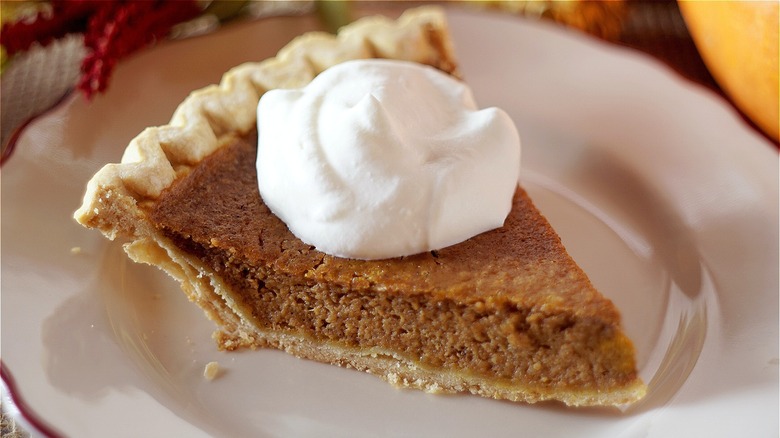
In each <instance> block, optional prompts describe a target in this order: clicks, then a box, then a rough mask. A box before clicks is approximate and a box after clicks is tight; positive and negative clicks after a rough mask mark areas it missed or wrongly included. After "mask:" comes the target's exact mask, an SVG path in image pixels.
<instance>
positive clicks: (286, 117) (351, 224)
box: [257, 60, 520, 259]
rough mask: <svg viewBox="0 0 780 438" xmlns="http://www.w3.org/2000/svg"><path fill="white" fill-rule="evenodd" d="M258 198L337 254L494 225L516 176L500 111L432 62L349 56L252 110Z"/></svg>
mask: <svg viewBox="0 0 780 438" xmlns="http://www.w3.org/2000/svg"><path fill="white" fill-rule="evenodd" d="M257 124H258V149H257V180H258V187H259V190H260V195H261V196H262V198H263V201H264V202H265V203H266V205H268V207H269V208H270V209H271V211H272V212H273V213H274V214H276V215H277V216H278V217H279V218H280V219H281V220H282V221H284V222H285V223H286V224H287V226H288V228H289V229H290V231H291V232H292V233H293V234H294V235H295V236H297V237H298V238H299V239H301V240H302V241H304V242H306V243H307V244H310V245H313V246H314V247H316V248H317V249H318V250H320V251H322V252H324V253H327V254H330V255H334V256H339V257H348V258H356V259H382V258H390V257H399V256H404V255H411V254H416V253H420V252H424V251H430V250H434V249H440V248H444V247H447V246H450V245H453V244H456V243H459V242H462V241H463V240H466V239H468V238H470V237H472V236H475V235H477V234H479V233H482V232H484V231H488V230H491V229H494V228H497V227H500V226H502V225H503V223H504V220H505V219H506V216H507V215H508V214H509V211H510V209H511V206H512V196H513V194H514V192H515V189H516V187H517V183H518V177H519V172H520V138H519V136H518V133H517V129H516V128H515V126H514V123H513V122H512V120H511V119H510V118H509V116H508V115H507V114H506V113H505V112H504V111H502V110H500V109H497V108H487V109H483V110H479V109H478V107H477V105H476V103H475V101H474V98H473V96H472V93H471V90H470V89H469V88H468V87H467V86H466V85H465V84H463V83H462V82H460V81H458V80H457V79H455V78H453V77H451V76H449V75H447V74H445V73H442V72H440V71H438V70H436V69H434V68H432V67H428V66H423V65H420V64H416V63H411V62H404V61H394V60H355V61H348V62H344V63H341V64H338V65H336V66H334V67H331V68H329V69H328V70H326V71H324V72H322V73H321V74H319V75H318V76H317V77H316V78H314V80H313V81H312V82H311V83H310V84H309V85H307V86H306V87H304V88H302V89H294V90H271V91H268V92H267V93H265V95H263V97H262V98H261V99H260V103H259V104H258V108H257Z"/></svg>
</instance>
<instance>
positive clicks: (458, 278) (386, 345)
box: [75, 7, 645, 405]
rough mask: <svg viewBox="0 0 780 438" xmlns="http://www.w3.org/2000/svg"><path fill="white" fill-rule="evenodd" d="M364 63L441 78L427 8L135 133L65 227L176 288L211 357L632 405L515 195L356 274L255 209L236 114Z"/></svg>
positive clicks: (633, 379) (316, 46) (621, 344)
mask: <svg viewBox="0 0 780 438" xmlns="http://www.w3.org/2000/svg"><path fill="white" fill-rule="evenodd" d="M366 57H383V58H393V59H403V60H410V61H415V62H420V63H424V64H427V65H432V66H434V67H437V68H439V69H441V70H443V71H445V72H447V73H449V74H452V75H455V76H457V69H456V62H455V58H454V56H453V52H452V48H451V43H450V42H449V36H448V33H447V28H446V23H445V21H444V18H443V14H442V12H441V11H440V10H439V9H438V8H433V7H426V8H419V9H414V10H411V11H409V12H407V13H406V14H404V15H403V16H402V17H401V18H399V20H398V21H395V22H393V21H390V20H388V19H384V18H369V19H364V20H360V21H358V22H356V23H355V24H353V25H350V26H348V27H347V28H345V29H344V30H343V31H341V32H340V33H339V35H338V36H337V37H332V36H327V35H324V34H307V35H304V36H303V37H300V38H298V39H296V40H294V41H293V42H292V43H291V44H290V45H288V46H287V47H285V48H284V49H282V51H280V53H279V55H278V56H277V57H276V58H273V59H271V60H267V61H265V62H263V63H260V64H247V65H244V66H240V67H238V68H236V69H234V70H233V71H231V72H228V73H227V74H226V76H225V78H223V81H222V83H221V84H220V85H219V86H214V87H211V88H208V89H206V90H201V91H198V92H196V93H193V95H192V96H191V97H190V98H188V99H187V100H186V101H185V102H184V103H183V104H182V105H181V106H180V108H179V109H178V110H177V112H176V114H175V115H174V117H173V119H172V121H171V124H170V125H166V126H163V127H157V128H149V129H147V130H146V131H144V133H142V134H141V135H139V137H138V138H136V139H135V140H134V141H133V142H132V143H131V144H130V146H128V149H127V151H126V153H125V155H124V157H123V162H122V163H119V164H109V165H107V166H105V167H104V168H103V169H102V170H101V171H99V172H98V173H97V174H96V175H95V176H94V177H93V179H92V180H91V181H90V183H89V185H88V188H87V193H86V194H85V198H84V204H83V205H82V207H81V208H80V209H79V210H78V211H77V212H76V214H75V217H76V219H77V220H78V221H79V222H80V223H82V224H84V225H85V226H87V227H91V228H97V229H99V230H101V231H102V232H103V233H104V234H105V235H106V236H107V237H109V238H112V239H113V238H116V237H121V238H123V239H126V240H127V241H128V243H127V244H126V245H125V250H126V252H127V253H128V255H129V256H130V257H131V258H132V259H133V260H135V261H138V262H144V263H149V264H152V265H156V266H158V267H160V268H161V269H163V270H165V271H166V272H168V273H169V274H170V275H172V276H173V277H175V278H176V279H178V280H179V281H180V282H181V284H182V288H183V290H184V291H185V292H186V293H187V294H188V296H189V298H190V299H191V300H192V301H193V302H195V303H196V304H198V305H199V306H200V307H201V308H202V309H203V310H204V311H205V312H206V314H207V316H208V317H209V318H210V319H212V320H213V321H214V322H215V323H216V324H217V326H218V330H217V331H216V332H215V338H216V340H217V342H218V344H219V346H220V347H221V348H224V349H227V350H233V349H237V348H242V347H251V348H255V347H274V348H279V349H283V350H285V351H287V352H289V353H292V354H294V355H296V356H299V357H304V358H308V359H314V360H318V361H322V362H327V363H332V364H337V365H342V366H347V367H352V368H356V369H359V370H364V371H368V372H370V373H372V374H376V375H379V376H381V377H382V378H384V379H385V380H387V381H389V382H391V383H393V384H395V385H398V386H402V387H414V388H420V389H423V390H426V391H431V392H471V393H474V394H479V395H482V396H486V397H493V398H499V399H509V400H514V401H526V402H536V401H542V400H559V401H562V402H564V403H566V404H569V405H621V404H625V403H631V402H633V401H636V400H638V399H639V398H641V397H642V396H643V395H644V392H645V386H644V384H643V383H642V382H641V380H640V379H639V378H638V376H637V371H636V363H635V358H634V348H633V346H632V344H631V341H630V340H629V339H628V338H627V337H626V335H625V334H624V333H623V331H622V329H621V327H620V316H619V314H618V311H617V310H616V308H615V306H614V305H613V304H612V303H611V302H610V301H609V300H608V299H606V298H605V297H603V296H602V295H601V294H599V293H598V292H597V291H596V290H595V289H594V288H593V286H592V285H591V283H590V281H589V280H588V278H587V276H586V275H585V273H584V272H583V271H582V270H581V269H580V268H579V267H578V266H577V265H576V263H575V262H574V261H573V260H572V259H571V257H570V256H569V255H568V254H567V253H566V250H565V249H564V247H563V245H562V244H561V242H560V239H559V237H558V236H557V234H556V233H555V232H554V230H553V229H552V228H551V227H550V225H549V223H548V222H547V221H546V220H545V219H544V217H543V216H542V215H541V214H540V213H539V211H538V210H537V209H536V208H535V207H534V206H533V204H532V202H531V200H530V199H529V198H528V196H527V194H526V193H525V191H524V190H523V189H522V188H521V187H518V188H517V191H516V193H515V196H514V199H513V205H512V210H511V212H510V214H509V216H508V217H507V219H506V222H505V224H504V226H503V227H501V228H498V229H495V230H492V231H488V232H485V233H482V234H479V235H477V236H475V237H473V238H471V239H468V240H466V241H464V242H462V243H460V244H457V245H453V246H450V247H447V248H443V249H440V250H438V251H433V252H426V253H422V254H418V255H414V256H408V257H401V258H394V259H385V260H372V261H366V260H353V259H346V258H339V257H333V256H329V255H326V254H324V253H322V252H319V251H317V250H316V249H314V248H313V247H311V246H309V245H307V244H305V243H303V242H302V241H300V240H299V239H297V238H296V237H295V236H294V235H293V234H292V233H291V232H290V231H289V230H288V228H287V226H286V225H285V224H284V223H283V222H282V221H281V220H280V219H279V218H277V217H276V216H275V215H274V214H273V213H272V212H271V211H270V210H269V209H268V208H267V207H266V206H265V204H264V203H263V201H262V199H261V197H260V195H259V193H258V190H257V179H256V178H257V177H256V172H255V157H256V147H257V146H256V145H257V139H256V137H257V135H256V130H255V129H254V124H255V120H254V118H253V117H252V115H251V114H253V113H254V106H256V104H257V100H258V99H259V96H260V95H262V93H263V92H264V91H265V90H268V89H271V88H278V87H296V86H300V85H305V84H306V83H307V82H308V81H310V80H311V78H313V77H314V75H316V74H317V73H318V72H319V71H322V70H324V69H325V68H327V67H328V66H330V65H334V64H336V63H339V62H343V61H344V60H347V59H356V58H366ZM222 110H224V111H225V112H226V113H227V114H218V113H219V112H220V111H222ZM250 110H251V111H250ZM231 113H236V114H231Z"/></svg>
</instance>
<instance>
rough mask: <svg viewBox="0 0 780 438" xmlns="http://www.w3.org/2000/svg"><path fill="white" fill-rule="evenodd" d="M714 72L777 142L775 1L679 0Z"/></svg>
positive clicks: (778, 16)
mask: <svg viewBox="0 0 780 438" xmlns="http://www.w3.org/2000/svg"><path fill="white" fill-rule="evenodd" d="M678 4H679V6H680V11H681V12H682V14H683V17H684V18H685V22H686V24H687V26H688V30H689V31H690V33H691V36H692V37H693V40H694V42H695V43H696V47H697V48H698V50H699V53H700V54H701V56H702V58H703V59H704V62H705V64H707V68H708V69H709V70H710V73H712V76H713V77H714V78H715V80H716V81H717V82H718V84H719V85H720V86H721V88H722V89H723V90H724V92H726V93H727V94H728V95H729V96H730V97H731V99H732V100H733V101H734V103H735V104H736V105H737V107H739V108H740V109H741V110H742V112H744V113H745V114H746V115H747V116H748V117H750V119H751V120H753V122H755V124H756V125H757V126H759V127H760V128H761V129H763V130H764V132H766V134H767V135H768V136H770V137H772V138H774V139H775V140H776V141H777V140H778V123H780V114H779V113H778V107H779V105H780V104H778V100H780V92H778V22H779V21H780V12H778V5H780V2H778V1H777V0H771V1H680V2H679V3H678Z"/></svg>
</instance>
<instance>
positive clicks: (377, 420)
mask: <svg viewBox="0 0 780 438" xmlns="http://www.w3.org/2000/svg"><path fill="white" fill-rule="evenodd" d="M450 20H451V26H452V32H453V34H454V38H455V43H456V46H457V50H458V52H459V56H460V58H461V60H462V67H463V71H464V73H465V76H466V78H467V80H468V82H469V83H470V84H471V85H472V86H473V88H474V91H475V94H476V96H477V98H478V100H479V101H480V103H481V104H482V105H483V106H490V105H498V106H501V107H503V108H505V109H506V110H507V111H508V112H509V113H510V115H511V116H512V117H513V118H514V120H515V121H516V123H517V125H518V127H519V130H520V132H521V135H522V138H523V144H524V150H523V184H524V185H525V186H526V187H527V188H528V190H529V192H530V193H531V195H532V197H533V198H534V199H535V201H536V202H537V204H538V205H539V207H540V209H541V210H542V211H543V212H544V213H545V214H546V215H547V216H548V217H549V219H550V221H551V222H552V223H553V225H554V226H555V227H556V228H557V230H558V231H559V233H560V234H561V236H562V238H563V240H564V243H565V244H566V245H567V247H568V248H569V250H570V252H571V253H572V255H573V256H574V258H575V259H576V260H577V261H578V262H579V263H580V264H581V265H582V267H583V268H584V269H585V271H586V272H588V273H589V274H590V276H591V277H592V280H593V282H594V283H595V284H596V286H597V287H598V288H600V289H601V290H602V291H603V293H604V294H605V295H607V296H609V297H611V298H612V299H613V300H614V301H615V302H616V304H617V305H618V306H619V307H620V309H621V310H622V312H623V316H624V321H625V326H626V329H627V331H628V333H629V335H630V336H631V337H632V338H633V339H634V340H635V343H636V346H637V348H638V355H639V363H640V367H641V375H642V377H643V378H644V379H646V381H647V382H649V385H650V386H649V394H648V396H647V399H646V400H645V401H644V402H643V403H640V404H639V405H637V406H635V407H632V408H630V409H628V410H627V411H625V412H620V411H617V410H612V409H567V408H564V407H561V406H559V405H557V404H540V405H533V406H529V405H523V404H515V403H507V402H498V401H492V400H486V399H482V398H478V397H474V396H433V395H428V394H424V393H421V392H417V391H406V390H398V389H395V388H393V387H391V386H390V385H387V384H386V383H384V382H383V381H381V380H379V379H377V378H375V377H373V376H370V375H367V374H363V373H358V372H355V371H352V370H346V369H341V368H337V367H333V366H328V365H322V364H318V363H314V362H309V361H304V360H299V359H296V358H293V357H291V356H288V355H286V354H284V353H281V352H278V351H248V352H239V353H223V352H218V351H217V349H216V347H215V344H214V343H213V342H212V340H211V339H210V333H211V331H212V329H213V327H212V326H211V323H210V322H209V321H207V320H206V319H205V318H204V317H203V315H202V314H201V312H200V310H198V309H197V308H195V306H193V305H192V304H190V303H188V302H187V300H186V298H185V297H184V295H183V294H182V293H181V292H179V290H178V287H177V286H176V285H175V284H174V282H173V281H172V280H170V279H168V278H167V277H166V276H165V275H164V274H161V273H160V272H158V271H157V270H156V269H154V268H150V267H147V266H140V265H135V264H132V263H130V262H128V261H126V258H125V256H124V255H123V253H122V251H121V248H120V246H119V245H118V244H115V243H109V242H107V241H106V240H105V239H103V238H102V237H101V236H99V235H98V233H97V232H94V231H88V230H84V229H82V228H81V227H80V226H78V225H77V224H75V222H74V221H73V220H72V219H71V215H72V212H73V210H74V209H75V208H76V207H77V206H78V205H79V203H80V199H81V195H82V191H83V188H84V184H85V182H86V181H87V180H88V179H89V177H90V176H91V175H92V173H93V172H94V171H96V170H97V169H98V168H99V167H100V166H101V165H102V164H103V163H105V162H110V161H117V160H118V159H119V157H120V155H121V152H122V150H123V148H124V146H125V145H126V144H127V142H128V141H129V140H130V139H131V138H132V137H133V136H134V135H135V134H137V133H138V132H140V131H141V130H142V129H143V128H144V127H145V126H148V125H157V124H163V123H165V122H166V121H167V119H168V118H169V117H170V114H172V112H173V110H174V108H175V106H176V105H177V104H178V102H180V101H181V100H182V99H183V98H184V96H185V95H186V94H187V93H188V92H189V91H190V90H192V89H195V88H198V87H201V86H204V85H206V84H209V83H213V82H216V81H218V79H219V77H220V75H221V74H222V72H223V71H225V70H226V69H228V68H229V67H230V66H233V65H235V64H238V63H240V62H243V61H246V60H257V59H263V58H265V57H268V56H271V55H272V54H274V53H275V52H276V50H278V49H279V48H280V47H281V46H282V45H283V44H284V43H286V42H287V41H288V40H289V39H291V38H292V37H293V36H294V35H296V34H298V33H301V32H303V31H305V30H308V29H311V28H313V27H314V21H313V20H312V19H310V18H279V19H271V20H264V21H261V22H256V23H251V24H245V25H239V26H234V27H231V28H228V29H225V30H224V31H221V32H219V33H217V34H214V35H210V36H207V37H202V38H196V39H191V40H187V41H180V42H175V43H169V44H166V45H164V46H160V47H158V48H155V49H153V50H149V51H147V52H145V53H143V54H141V55H139V56H137V57H135V58H133V59H131V60H129V61H127V62H125V63H123V64H122V65H121V66H120V68H119V69H118V71H117V74H116V76H115V78H114V80H113V82H112V84H111V87H110V91H109V93H108V94H106V95H105V96H102V97H99V98H97V99H96V100H95V101H94V102H92V103H91V104H86V103H85V102H83V101H82V99H80V98H75V99H71V100H69V101H68V102H66V103H65V104H64V105H63V106H61V107H60V108H58V109H56V110H55V111H53V112H51V113H50V114H48V115H47V116H46V117H43V118H41V119H40V120H38V121H37V122H36V123H35V124H34V125H32V126H31V127H30V128H29V130H28V131H27V132H26V133H25V134H24V135H23V136H22V138H21V139H20V142H19V143H18V145H17V149H16V152H15V154H14V156H13V157H12V159H11V160H10V162H8V163H7V164H6V165H5V166H4V167H3V169H2V304H3V306H2V341H3V343H2V360H3V372H4V380H5V382H6V384H8V386H11V387H12V389H13V391H12V392H11V395H13V398H14V400H15V401H16V402H17V404H19V405H21V407H22V415H21V419H22V420H27V421H28V422H29V420H31V419H32V420H33V422H36V423H37V424H38V426H39V427H46V426H48V427H50V428H51V429H52V430H54V431H55V432H58V433H61V434H63V435H67V436H73V437H103V436H112V437H119V436H138V435H140V434H146V435H150V436H188V437H196V436H206V435H214V436H231V437H242V436H341V437H348V436H376V435H378V436H429V437H430V436H447V437H450V436H496V437H497V436H518V435H524V434H527V435H529V436H547V437H553V436H574V435H576V436H594V437H605V436H625V437H633V436H642V437H645V436H648V437H670V436H685V437H687V436H709V437H713V436H729V437H730V436H777V431H778V154H777V150H776V149H775V148H774V147H773V146H772V145H770V144H768V143H767V142H766V141H765V140H763V139H762V138H760V137H759V136H757V135H756V134H754V133H753V132H752V131H751V130H750V129H749V128H747V127H746V126H744V125H743V123H742V121H741V120H740V119H739V118H738V116H737V115H736V114H734V113H733V112H732V111H731V110H730V109H729V107H728V106H727V105H726V104H725V103H724V102H723V101H721V100H720V99H719V98H718V97H716V96H715V95H713V94H711V93H710V92H708V91H705V90H703V89H700V88H699V87H697V86H694V85H692V84H690V83H688V82H686V81H684V80H682V79H681V78H679V77H678V76H676V75H675V74H674V73H672V72H671V71H670V70H668V69H667V68H666V67H664V66H662V65H660V64H658V63H656V62H655V61H653V60H651V59H648V58H647V57H645V56H643V55H641V54H638V53H635V52H633V51H630V50H622V49H619V48H616V47H613V46H607V45H604V44H601V43H599V42H597V41H594V40H591V39H589V38H587V37H583V36H580V35H577V34H573V33H570V32H566V31H563V30H561V29H559V28H553V27H550V26H547V25H545V24H541V23H536V22H525V21H522V20H519V19H515V18H509V17H501V16H493V15H482V14H474V13H466V12H463V11H452V12H451V13H450ZM75 247H78V248H80V252H77V253H73V252H72V248H75ZM210 361H218V362H219V363H220V364H221V366H222V369H223V372H222V374H221V375H220V376H219V378H217V379H216V380H214V381H207V380H206V379H204V378H203V376H202V373H203V368H204V366H205V364H206V363H207V362H210ZM6 395H8V392H7V391H6ZM4 406H9V401H8V400H6V403H5V404H4ZM745 434H747V435H745Z"/></svg>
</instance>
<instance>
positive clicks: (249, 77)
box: [74, 6, 458, 239]
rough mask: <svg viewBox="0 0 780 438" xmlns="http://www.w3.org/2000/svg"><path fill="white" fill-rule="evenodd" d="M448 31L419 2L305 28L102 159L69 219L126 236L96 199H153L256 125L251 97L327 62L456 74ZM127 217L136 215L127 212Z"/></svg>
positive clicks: (306, 78) (304, 78) (305, 77)
mask: <svg viewBox="0 0 780 438" xmlns="http://www.w3.org/2000/svg"><path fill="white" fill-rule="evenodd" d="M447 34H448V30H447V25H446V22H445V19H444V15H443V13H442V11H441V10H440V9H439V8H436V7H432V6H429V7H421V8H417V9H412V10H409V11H407V12H406V13H404V14H403V15H402V16H401V17H400V18H399V19H398V20H397V21H392V20H389V19H387V18H385V17H368V18H365V19H362V20H359V21H357V22H355V23H353V24H351V25H348V26H346V27H345V28H343V29H342V30H341V31H340V32H339V34H338V35H337V36H335V37H334V36H332V35H330V34H327V33H323V32H309V33H307V34H304V35H302V36H300V37H298V38H296V39H294V40H293V41H291V42H290V43H289V44H288V45H287V46H285V47H284V48H282V49H281V50H280V51H279V53H278V54H277V56H276V57H274V58H270V59H267V60H265V61H263V62H259V63H246V64H243V65H240V66H238V67H235V68H234V69H232V70H230V71H228V72H227V73H226V74H225V75H224V76H223V78H222V81H221V82H220V84H219V85H211V86H208V87H206V88H203V89H201V90H197V91H195V92H193V93H192V94H191V95H190V96H189V97H188V98H187V99H186V100H184V102H182V103H181V105H179V107H178V108H177V109H176V111H175V112H174V114H173V117H172V118H171V121H170V123H169V124H167V125H164V126H159V127H152V128H147V129H146V130H144V131H143V132H142V133H141V134H139V135H138V136H137V137H136V138H134V139H133V140H132V141H131V142H130V144H129V145H128V147H127V149H126V150H125V153H124V155H123V156H122V160H121V162H120V163H118V164H108V165H106V166H105V167H104V168H103V169H101V170H100V171H99V172H98V173H97V174H95V176H93V177H92V179H91V180H90V181H89V183H88V186H87V191H86V193H85V195H84V200H83V203H82V206H81V208H79V209H78V210H77V211H76V213H75V215H74V217H75V218H76V220H77V221H78V222H79V223H81V224H83V225H86V226H89V227H94V228H98V229H100V230H101V231H103V233H104V234H106V235H107V236H108V237H110V238H112V239H113V238H114V237H115V236H116V235H118V234H122V233H125V234H128V232H130V234H132V233H131V232H132V231H133V230H132V227H130V228H127V225H128V224H126V223H124V222H122V225H123V226H124V228H122V229H118V228H117V226H116V225H114V222H113V221H106V220H105V218H104V217H103V215H101V214H100V213H99V212H100V211H101V209H103V208H105V206H104V203H101V198H102V197H103V196H104V195H105V194H106V193H113V194H114V195H118V196H121V197H123V198H127V200H128V201H130V200H131V199H135V200H136V201H138V202H140V201H142V200H144V199H149V198H152V199H154V198H157V197H158V196H159V195H160V193H161V192H162V191H163V190H164V189H165V188H167V187H169V186H170V185H171V184H172V183H173V181H174V180H175V179H176V176H177V174H178V173H182V172H183V171H186V169H187V168H190V167H192V165H194V164H196V163H198V162H199V161H200V160H202V159H203V158H204V157H206V156H207V155H209V154H211V153H212V152H214V151H215V150H216V149H217V148H219V146H220V145H221V144H223V143H224V141H225V140H226V139H228V138H231V137H232V136H235V135H241V134H245V133H247V132H249V130H251V129H252V128H253V127H254V126H255V123H256V108H257V102H258V100H259V99H260V96H261V95H262V94H263V93H265V91H266V90H269V89H273V88H295V87H300V86H303V85H305V84H307V83H309V82H310V81H311V79H312V78H314V76H315V75H317V74H318V73H319V72H321V71H322V70H324V69H326V68H328V67H329V66H332V65H335V64H338V63H340V62H343V61H346V60H349V59H359V58H370V57H380V58H393V59H402V60H408V61H414V62H420V63H424V64H429V65H432V66H435V67H437V68H441V69H443V70H444V71H446V72H448V73H450V74H454V75H456V76H457V75H458V72H457V66H456V64H455V62H454V59H455V57H454V53H453V49H452V46H451V44H450V43H449V38H448V37H446V35H447ZM131 203H132V202H131ZM127 207H130V205H127ZM127 214H129V215H130V216H135V215H136V214H137V212H136V211H132V209H131V211H128V212H127Z"/></svg>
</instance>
